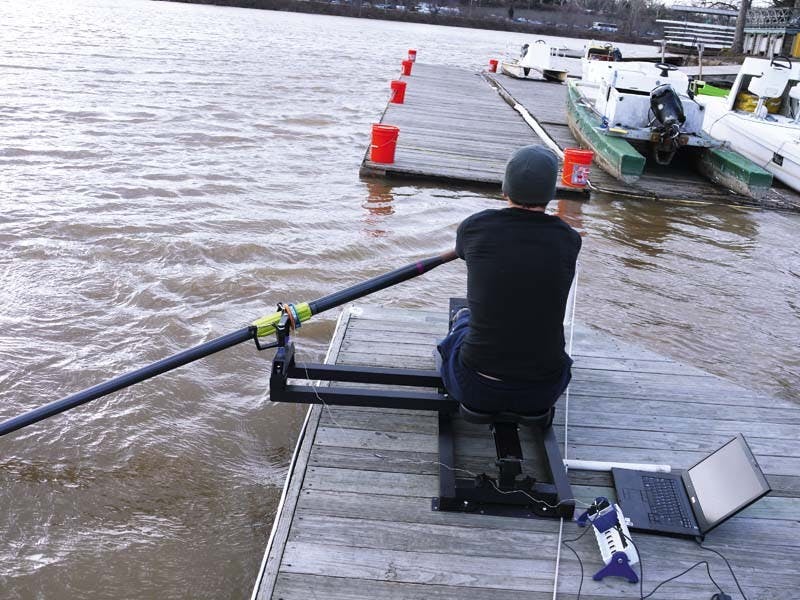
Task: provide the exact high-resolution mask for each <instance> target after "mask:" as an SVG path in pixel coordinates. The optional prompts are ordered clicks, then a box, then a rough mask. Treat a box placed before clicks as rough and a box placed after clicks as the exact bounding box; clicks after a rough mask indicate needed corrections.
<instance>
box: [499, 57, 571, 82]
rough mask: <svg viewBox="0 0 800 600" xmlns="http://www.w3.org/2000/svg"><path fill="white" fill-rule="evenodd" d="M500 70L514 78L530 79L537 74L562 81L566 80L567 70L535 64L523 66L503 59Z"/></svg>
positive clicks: (554, 80)
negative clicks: (546, 67)
mask: <svg viewBox="0 0 800 600" xmlns="http://www.w3.org/2000/svg"><path fill="white" fill-rule="evenodd" d="M500 72H501V73H503V74H504V75H508V76H509V77H514V78H515V79H531V78H532V76H533V75H538V76H541V77H543V78H544V79H546V80H547V81H553V82H557V83H563V82H564V81H566V80H567V71H561V70H559V69H544V68H541V67H536V66H530V67H528V66H525V67H523V66H522V65H520V64H519V63H518V62H517V61H504V62H502V63H500Z"/></svg>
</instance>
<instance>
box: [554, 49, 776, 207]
mask: <svg viewBox="0 0 800 600" xmlns="http://www.w3.org/2000/svg"><path fill="white" fill-rule="evenodd" d="M582 73H583V77H582V79H581V80H580V81H578V82H576V81H570V82H569V88H568V89H569V91H568V95H567V123H568V124H569V127H570V130H571V131H572V133H573V135H574V136H575V137H576V139H577V140H578V141H579V142H580V143H581V144H582V145H583V146H585V147H589V148H591V149H592V150H593V151H594V152H595V161H596V162H597V163H598V164H599V165H600V167H602V168H603V169H604V170H605V171H607V172H608V173H610V174H611V175H613V176H614V177H616V178H617V179H620V180H622V181H624V182H626V183H633V182H634V181H636V180H637V179H638V178H639V177H640V176H641V175H642V172H643V170H644V167H645V164H646V160H645V157H644V156H643V155H642V153H644V154H645V155H649V156H651V157H652V159H653V161H654V162H655V163H657V164H659V165H669V164H671V162H672V160H673V158H674V157H675V155H676V154H677V153H678V152H682V153H684V154H685V155H686V158H687V159H688V160H689V161H690V162H693V163H694V165H695V167H696V168H697V169H698V170H699V171H700V172H701V173H703V174H704V175H705V176H706V177H708V178H709V179H711V180H712V181H714V182H715V183H719V184H721V185H723V186H725V187H727V188H728V189H730V190H733V191H734V192H736V193H738V194H742V195H747V196H750V197H753V198H761V197H763V196H764V195H765V194H766V193H767V191H768V190H769V188H770V186H771V184H772V176H771V175H770V174H769V173H768V172H767V171H765V170H764V169H763V168H760V167H759V166H758V165H756V164H754V163H752V162H751V161H749V160H747V159H746V158H745V157H743V156H741V155H740V154H738V153H736V152H734V151H732V150H730V149H727V148H724V147H723V143H722V142H721V141H718V140H715V139H713V138H712V137H711V136H709V135H708V134H706V133H705V132H704V131H703V121H704V115H705V108H704V106H703V105H701V104H699V103H698V102H697V101H695V99H694V97H693V94H690V92H689V77H688V76H687V75H686V74H685V73H682V72H681V71H679V70H678V69H677V68H676V67H675V66H674V65H670V64H665V63H655V64H654V63H649V62H633V61H632V62H619V61H615V60H614V59H613V57H612V55H611V52H606V53H605V55H603V54H600V55H598V57H595V56H593V55H592V54H591V53H590V52H588V51H587V54H586V56H585V57H584V60H583V64H582ZM689 148H693V150H690V149H689Z"/></svg>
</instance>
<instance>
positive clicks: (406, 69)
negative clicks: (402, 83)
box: [402, 60, 414, 75]
mask: <svg viewBox="0 0 800 600" xmlns="http://www.w3.org/2000/svg"><path fill="white" fill-rule="evenodd" d="M402 64H403V75H411V65H413V64H414V63H413V62H412V61H410V60H404V61H403V63H402Z"/></svg>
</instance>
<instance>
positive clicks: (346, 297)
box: [253, 250, 458, 337]
mask: <svg viewBox="0 0 800 600" xmlns="http://www.w3.org/2000/svg"><path fill="white" fill-rule="evenodd" d="M455 258H458V255H457V254H456V251H455V250H450V251H449V252H445V253H444V254H440V255H438V256H432V257H430V258H426V259H424V260H420V261H418V262H415V263H411V264H410V265H406V266H405V267H400V268H399V269H395V270H394V271H390V272H389V273H384V274H383V275H378V276H377V277H373V278H372V279H367V280H366V281H362V282H361V283H357V284H355V285H353V286H350V287H349V288H345V289H343V290H341V291H338V292H334V293H333V294H330V295H328V296H323V297H322V298H318V299H317V300H312V301H311V302H304V303H302V304H297V305H293V310H294V311H295V313H296V316H297V319H298V320H299V321H300V322H301V323H305V322H306V321H308V320H309V319H310V318H311V317H312V316H313V315H318V314H319V313H321V312H325V311H326V310H330V309H332V308H336V307H337V306H341V305H342V304H346V303H347V302H351V301H353V300H357V299H358V298H362V297H364V296H366V295H368V294H374V293H375V292H378V291H380V290H383V289H386V288H387V287H390V286H393V285H397V284H398V283H402V282H403V281H406V280H408V279H412V278H413V277H417V276H418V275H422V274H423V273H427V272H428V271H430V270H431V269H435V268H436V267H438V266H439V265H443V264H444V263H447V262H450V261H451V260H453V259H455ZM282 314H283V312H281V311H276V312H274V313H272V314H270V315H267V316H265V317H261V318H260V319H258V320H256V321H253V326H254V327H255V328H256V329H257V331H258V335H259V337H261V336H266V335H271V334H273V333H275V326H276V325H277V324H278V321H280V319H281V315H282Z"/></svg>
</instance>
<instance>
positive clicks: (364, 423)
mask: <svg viewBox="0 0 800 600" xmlns="http://www.w3.org/2000/svg"><path fill="white" fill-rule="evenodd" d="M446 328H447V313H446V310H444V309H442V310H441V311H440V312H435V311H422V310H401V309H382V308H367V307H365V308H357V307H356V308H350V309H349V310H346V311H345V312H343V313H342V315H341V317H340V320H339V323H338V325H337V327H336V331H335V333H334V336H333V340H332V342H331V346H330V350H329V354H328V359H327V362H329V363H336V364H348V365H366V366H386V367H404V368H425V369H430V368H433V350H434V347H435V344H436V341H437V340H438V339H439V338H441V337H442V336H443V335H444V334H445V331H446ZM573 337H574V345H573V348H572V356H573V358H574V360H575V364H574V366H573V379H572V383H571V384H570V387H569V389H568V395H565V396H564V397H562V398H561V399H560V400H559V402H558V405H557V406H558V412H557V415H556V420H555V424H554V427H555V429H556V432H557V435H558V438H559V440H560V443H561V444H563V445H564V450H563V453H564V455H565V456H566V457H567V458H569V459H585V460H600V461H621V462H637V463H658V464H670V465H672V466H673V467H674V468H687V467H689V466H691V465H692V464H694V463H695V462H697V461H698V460H700V459H701V458H703V457H704V456H705V455H707V454H709V453H710V452H712V451H713V450H715V449H717V448H718V447H719V446H721V445H722V444H723V443H724V442H726V441H728V440H729V439H730V438H731V437H733V436H734V435H735V434H736V433H739V432H741V433H743V434H744V435H745V436H746V437H747V440H748V442H749V443H750V446H751V448H752V449H753V452H754V453H755V455H756V456H757V458H758V461H759V463H760V464H761V466H762V468H763V470H764V472H765V474H766V476H767V479H768V480H769V482H770V484H771V486H772V488H773V491H772V492H771V494H770V495H768V496H767V497H765V498H763V499H761V500H759V501H758V502H756V503H755V504H753V505H752V506H751V507H749V508H747V509H746V510H744V511H743V512H741V513H739V514H738V515H737V516H735V517H733V518H732V519H730V520H729V521H727V522H725V523H724V524H722V525H721V526H719V527H718V528H716V529H715V530H714V531H713V532H711V533H710V534H709V535H708V537H707V538H706V541H705V545H706V546H708V547H710V548H713V549H715V550H718V551H720V552H722V553H723V554H724V555H725V556H726V557H727V558H728V559H729V560H730V562H731V565H732V566H733V569H734V571H735V573H736V576H737V577H738V580H739V582H740V583H741V585H742V587H743V589H744V591H745V593H746V595H747V597H748V598H749V599H750V600H773V599H775V598H787V599H788V598H796V597H797V590H798V589H800V577H799V576H798V571H797V565H798V564H800V520H799V519H798V515H800V447H799V446H798V443H797V430H798V425H800V406H798V405H796V404H793V403H791V402H788V401H784V400H779V399H776V398H771V397H767V396H765V395H763V394H757V393H753V392H750V391H747V390H745V389H743V388H741V387H739V386H737V385H734V384H732V383H729V382H727V381H725V380H722V379H720V378H718V377H715V376H713V375H710V374H708V373H705V372H703V371H700V370H698V369H695V368H692V367H689V366H686V365H682V364H679V363H677V362H675V361H673V360H671V359H668V358H666V357H664V356H660V355H658V354H655V353H653V352H649V351H647V350H644V349H642V348H638V347H634V346H632V345H629V344H626V343H623V342H621V341H618V340H616V339H614V338H612V337H610V336H608V335H606V334H603V333H600V332H598V331H595V330H593V329H591V328H589V327H586V326H582V325H576V326H575V328H574V336H573ZM298 344H299V346H298V353H299V359H302V352H303V349H302V335H301V336H300V338H299V339H298ZM319 393H320V395H321V396H322V397H323V398H324V394H325V388H324V387H323V388H319ZM455 430H456V435H457V445H456V452H457V465H458V466H461V467H463V468H466V469H469V470H471V471H474V470H476V469H477V470H482V469H490V468H491V467H492V463H493V461H494V459H495V453H494V446H493V444H492V440H491V436H490V434H489V432H488V430H487V428H486V427H485V426H478V425H469V424H467V423H462V422H456V427H455ZM459 440H460V441H459ZM524 442H525V438H523V443H524ZM437 448H438V446H437V417H436V415H435V414H434V413H430V412H421V411H412V410H382V409H369V408H350V407H327V406H322V405H315V406H313V407H312V408H311V409H310V410H309V414H308V418H307V420H306V423H305V425H304V427H303V431H302V432H301V435H300V439H299V442H298V446H297V450H296V452H295V456H294V458H293V461H292V464H291V466H290V472H289V475H288V478H287V486H286V488H285V491H284V498H283V499H282V501H281V507H280V509H279V513H278V514H277V516H276V521H275V525H274V528H273V533H272V535H271V537H270V542H269V547H268V549H267V552H266V555H265V557H264V561H263V564H262V569H261V571H260V573H259V575H258V579H257V582H256V587H255V590H254V592H253V599H254V600H268V599H272V600H307V599H308V598H325V599H326V600H353V599H364V600H367V599H369V600H376V599H380V600H395V599H396V600H423V599H425V600H428V599H431V598H436V599H438V600H444V599H452V600H456V599H459V600H463V599H465V598H468V599H474V600H518V599H519V598H525V599H530V600H552V599H554V598H555V599H566V598H575V596H576V594H577V592H578V587H579V585H580V582H581V566H580V565H579V563H578V561H577V559H576V558H575V556H574V555H573V554H572V553H571V552H570V551H569V550H567V549H566V548H565V547H564V546H563V545H559V532H560V527H562V523H560V522H559V521H558V520H555V519H522V518H508V517H496V516H487V515H480V514H475V513H472V514H469V513H452V512H435V511H432V510H431V498H432V497H433V496H436V495H437V493H438V470H439V467H438V464H437V461H438V454H437ZM459 461H460V463H459ZM569 476H570V480H571V483H572V486H573V491H574V492H575V495H576V497H577V498H578V499H579V500H581V501H584V502H589V501H591V500H592V499H593V498H594V497H596V496H598V495H604V496H608V497H613V488H612V487H611V479H610V474H609V473H605V472H589V471H570V473H569ZM582 532H583V530H581V529H579V528H578V527H577V526H576V525H575V524H574V523H572V522H567V521H565V522H564V523H563V531H561V534H562V539H563V540H566V541H569V540H572V539H574V538H576V537H578V536H579V535H580V534H581V533H582ZM632 535H633V539H634V541H635V543H636V544H637V547H638V548H639V551H640V554H641V556H642V559H643V560H642V562H643V568H644V584H643V588H644V593H645V594H647V593H649V592H650V591H651V590H652V589H653V588H654V587H655V586H656V585H657V584H658V583H660V582H662V581H664V580H666V579H668V578H669V577H672V576H674V575H677V574H678V573H680V572H681V571H683V570H684V569H687V568H689V567H690V566H691V565H693V564H694V563H696V562H697V561H702V560H707V561H708V563H709V565H710V569H711V573H712V575H713V577H714V579H715V580H716V581H717V582H718V583H719V585H720V586H721V587H722V589H723V590H724V591H725V592H726V593H728V594H730V595H731V597H732V598H733V599H735V600H739V599H740V598H741V595H740V594H739V593H738V591H737V587H736V583H735V582H734V581H733V579H732V577H731V574H730V572H729V570H728V568H727V567H726V566H725V563H724V562H723V561H722V559H720V558H719V557H718V556H717V555H715V554H714V553H712V552H710V551H707V550H703V549H701V548H700V547H699V546H698V545H697V544H696V543H695V542H693V541H688V540H680V539H675V538H670V537H663V536H654V535H646V534H642V533H637V532H633V534H632ZM572 546H573V547H574V548H575V550H576V552H577V553H578V555H579V556H580V557H581V561H582V563H583V570H584V579H583V586H582V590H581V597H582V598H584V599H585V600H610V599H612V598H613V599H619V598H639V586H638V584H629V583H627V582H626V581H625V580H622V579H620V578H616V577H610V578H607V579H605V580H603V581H600V582H596V581H593V580H592V574H593V573H595V572H596V571H597V570H598V569H599V568H600V567H602V566H603V565H602V561H601V558H600V553H599V551H598V548H597V544H596V542H595V540H594V537H593V536H592V535H591V534H589V535H586V536H584V537H583V538H581V539H580V540H579V541H576V542H574V543H573V544H572ZM637 571H638V568H637ZM716 592H717V589H716V588H715V587H714V585H713V584H712V583H711V581H709V578H708V575H707V574H706V571H705V569H704V568H703V567H698V568H695V569H692V570H691V571H690V572H689V573H688V574H686V575H684V576H682V577H680V578H679V579H677V580H676V581H673V582H671V583H667V584H666V585H664V586H663V587H662V588H660V589H659V591H658V593H657V595H656V596H655V597H656V598H669V599H673V600H708V599H709V598H710V597H711V595H712V594H714V593H716Z"/></svg>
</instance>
